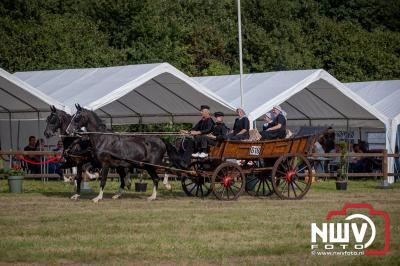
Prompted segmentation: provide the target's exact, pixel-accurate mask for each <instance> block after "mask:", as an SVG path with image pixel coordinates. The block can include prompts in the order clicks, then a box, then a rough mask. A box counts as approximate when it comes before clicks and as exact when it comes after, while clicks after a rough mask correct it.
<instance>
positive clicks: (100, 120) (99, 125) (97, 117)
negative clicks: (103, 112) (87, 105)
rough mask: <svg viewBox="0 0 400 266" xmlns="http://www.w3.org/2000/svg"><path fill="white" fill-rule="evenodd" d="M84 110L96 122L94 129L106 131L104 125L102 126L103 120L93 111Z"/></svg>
mask: <svg viewBox="0 0 400 266" xmlns="http://www.w3.org/2000/svg"><path fill="white" fill-rule="evenodd" d="M83 110H85V111H86V112H87V113H88V114H91V115H92V117H93V118H94V120H95V121H96V124H97V125H96V127H97V128H98V129H99V130H100V131H106V130H107V126H106V124H104V122H103V120H102V119H101V118H100V117H99V116H98V115H97V114H96V113H95V112H93V111H91V110H88V109H83Z"/></svg>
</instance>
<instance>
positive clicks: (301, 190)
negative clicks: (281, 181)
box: [293, 181, 304, 193]
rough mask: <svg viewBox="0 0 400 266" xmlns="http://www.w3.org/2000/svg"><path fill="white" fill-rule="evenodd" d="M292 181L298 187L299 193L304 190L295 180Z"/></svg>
mask: <svg viewBox="0 0 400 266" xmlns="http://www.w3.org/2000/svg"><path fill="white" fill-rule="evenodd" d="M293 183H294V184H295V185H296V187H297V188H298V189H300V191H301V193H303V192H304V190H302V189H301V188H300V186H299V185H298V184H297V183H296V181H293Z"/></svg>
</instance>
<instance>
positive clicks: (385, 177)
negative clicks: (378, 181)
mask: <svg viewBox="0 0 400 266" xmlns="http://www.w3.org/2000/svg"><path fill="white" fill-rule="evenodd" d="M382 173H383V181H385V180H386V182H388V153H387V150H386V149H384V150H383V160H382Z"/></svg>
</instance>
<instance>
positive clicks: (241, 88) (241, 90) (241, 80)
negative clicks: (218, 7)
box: [237, 0, 244, 108]
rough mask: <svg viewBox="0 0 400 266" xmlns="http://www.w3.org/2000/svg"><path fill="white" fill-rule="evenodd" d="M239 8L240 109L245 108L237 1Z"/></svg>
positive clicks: (240, 26)
mask: <svg viewBox="0 0 400 266" xmlns="http://www.w3.org/2000/svg"><path fill="white" fill-rule="evenodd" d="M237 8H238V34H239V66H240V107H241V108H244V106H243V55H242V21H241V15H240V0H238V1H237Z"/></svg>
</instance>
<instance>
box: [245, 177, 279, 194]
mask: <svg viewBox="0 0 400 266" xmlns="http://www.w3.org/2000/svg"><path fill="white" fill-rule="evenodd" d="M245 189H246V192H247V193H248V194H249V195H251V196H256V197H268V196H271V195H272V194H274V188H273V187H272V183H271V178H270V177H269V176H267V175H266V174H265V173H257V174H252V175H248V176H246V188H245Z"/></svg>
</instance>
